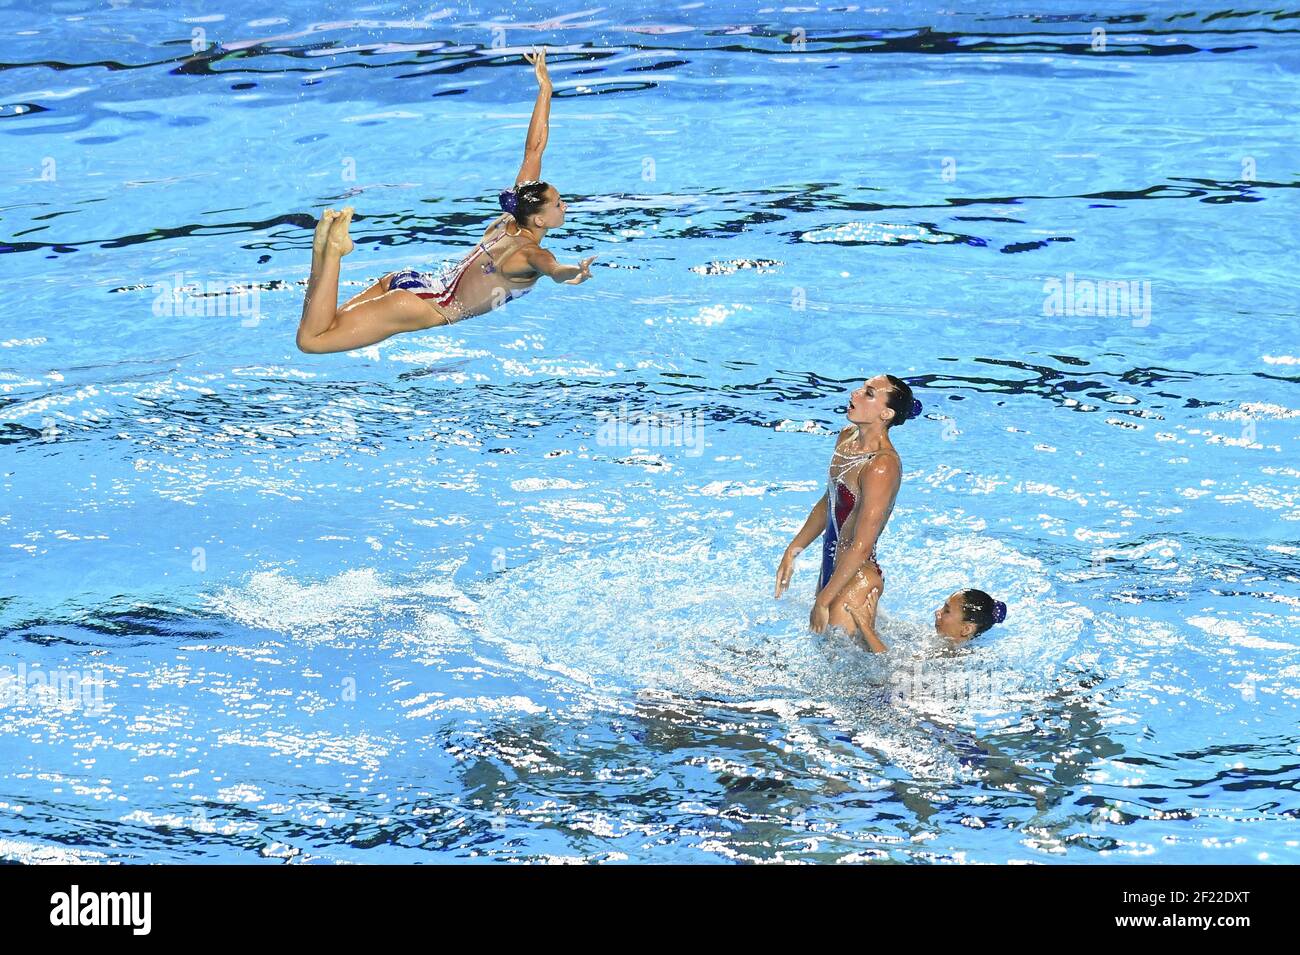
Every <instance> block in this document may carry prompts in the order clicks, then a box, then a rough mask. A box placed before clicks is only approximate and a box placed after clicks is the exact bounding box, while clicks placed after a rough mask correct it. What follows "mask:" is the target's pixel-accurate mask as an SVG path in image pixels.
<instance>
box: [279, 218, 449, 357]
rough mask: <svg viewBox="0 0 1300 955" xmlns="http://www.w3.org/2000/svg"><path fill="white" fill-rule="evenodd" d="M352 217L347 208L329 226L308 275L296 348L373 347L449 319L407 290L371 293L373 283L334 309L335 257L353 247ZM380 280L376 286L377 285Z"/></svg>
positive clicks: (334, 349) (372, 291)
mask: <svg viewBox="0 0 1300 955" xmlns="http://www.w3.org/2000/svg"><path fill="white" fill-rule="evenodd" d="M351 218H352V210H351V209H350V208H348V209H344V210H343V212H342V214H340V215H339V216H338V217H337V218H336V220H335V221H334V222H333V223H332V224H331V225H330V229H329V233H328V238H327V240H326V243H325V248H324V251H323V254H322V258H321V263H320V269H319V271H318V272H317V274H316V275H315V276H314V277H313V281H314V283H315V285H314V286H313V285H309V288H308V296H309V298H308V301H307V302H306V303H305V304H304V306H303V320H302V324H301V325H300V326H299V328H298V347H299V348H300V349H301V350H302V351H305V352H310V353H312V354H319V353H324V352H340V351H351V350H352V349H354V348H365V347H366V346H367V345H374V344H376V343H377V342H381V341H383V340H384V339H386V338H389V337H391V336H393V335H396V334H397V333H399V332H414V331H419V330H420V329H424V328H433V327H435V326H437V325H447V324H449V320H448V317H447V316H446V315H445V314H443V313H442V312H441V311H440V310H439V309H438V308H436V307H435V306H434V305H432V304H431V303H430V302H427V301H425V300H424V299H422V298H420V296H418V295H416V294H415V293H414V292H410V291H407V290H406V289H392V290H391V291H387V292H381V293H380V294H372V293H374V292H375V291H376V287H375V286H371V288H369V289H367V290H366V291H365V292H364V293H362V295H360V296H357V298H356V299H355V300H353V301H350V302H349V303H348V304H347V305H345V306H344V307H343V308H338V307H337V303H338V278H339V260H340V259H341V258H342V257H343V256H344V255H347V254H348V253H349V252H351V251H352V242H351V239H348V237H347V230H348V223H349V221H350V220H351ZM383 281H384V280H383V279H381V280H380V282H379V283H376V285H382V284H383ZM313 292H314V293H315V294H314V298H313ZM331 293H332V294H331ZM327 309H328V312H327ZM322 326H323V327H322Z"/></svg>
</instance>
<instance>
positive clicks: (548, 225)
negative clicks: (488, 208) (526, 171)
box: [500, 179, 568, 229]
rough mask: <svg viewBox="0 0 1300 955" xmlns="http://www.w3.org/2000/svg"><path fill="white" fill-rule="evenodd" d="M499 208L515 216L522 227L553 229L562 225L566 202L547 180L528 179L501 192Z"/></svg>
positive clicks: (566, 206)
mask: <svg viewBox="0 0 1300 955" xmlns="http://www.w3.org/2000/svg"><path fill="white" fill-rule="evenodd" d="M500 202H501V208H502V209H504V210H505V211H506V212H509V213H510V214H511V215H513V216H514V217H515V222H516V223H517V224H518V225H519V227H520V228H523V229H537V228H542V229H554V228H555V227H556V226H561V225H564V211H565V210H566V209H567V208H568V204H567V203H565V201H564V200H563V199H561V198H560V193H559V190H557V189H556V188H555V187H554V186H552V185H551V184H550V183H547V182H540V181H538V180H536V179H530V180H528V181H527V182H521V183H519V185H517V186H515V187H514V188H513V189H507V190H506V191H505V192H503V193H501V197H500Z"/></svg>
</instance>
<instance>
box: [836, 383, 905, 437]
mask: <svg viewBox="0 0 1300 955" xmlns="http://www.w3.org/2000/svg"><path fill="white" fill-rule="evenodd" d="M845 412H846V414H847V415H848V419H849V420H850V421H852V422H853V423H854V424H867V423H868V422H871V421H883V422H884V423H885V427H887V428H894V427H897V426H898V425H900V424H902V423H903V422H905V421H908V420H910V419H912V418H915V417H916V416H917V415H919V414H920V413H921V402H919V401H917V400H916V399H915V398H913V397H912V388H911V386H910V385H909V384H908V383H907V382H905V381H903V379H901V378H895V377H894V376H893V375H876V376H875V377H874V378H870V379H868V380H867V381H865V382H863V383H862V387H861V388H858V389H856V390H854V391H853V392H852V393H851V394H850V395H849V405H848V407H847V408H846V409H845Z"/></svg>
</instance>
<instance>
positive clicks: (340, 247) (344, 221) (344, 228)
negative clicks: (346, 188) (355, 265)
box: [325, 206, 353, 255]
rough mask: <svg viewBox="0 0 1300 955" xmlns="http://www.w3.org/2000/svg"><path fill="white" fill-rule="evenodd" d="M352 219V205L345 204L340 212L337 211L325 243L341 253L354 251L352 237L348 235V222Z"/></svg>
mask: <svg viewBox="0 0 1300 955" xmlns="http://www.w3.org/2000/svg"><path fill="white" fill-rule="evenodd" d="M351 221H352V207H351V206H344V207H343V208H342V209H341V210H339V212H337V213H335V216H334V221H333V222H331V223H330V230H329V234H328V235H327V236H326V238H325V244H326V246H327V247H328V248H329V249H331V250H332V251H334V252H337V253H338V254H339V255H347V254H348V253H349V252H351V251H352V246H353V242H352V237H351V236H349V235H348V223H350V222H351Z"/></svg>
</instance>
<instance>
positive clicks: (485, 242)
mask: <svg viewBox="0 0 1300 955" xmlns="http://www.w3.org/2000/svg"><path fill="white" fill-rule="evenodd" d="M524 59H525V60H527V61H528V62H529V63H530V64H531V65H532V67H533V72H534V74H535V75H536V77H537V86H538V89H537V102H536V103H534V105H533V116H532V120H531V121H530V122H529V124H528V138H527V140H526V141H525V145H524V162H523V165H522V166H520V167H519V175H517V176H516V177H515V187H514V188H513V189H507V190H506V191H505V192H503V193H501V197H500V201H501V208H502V209H504V210H505V212H504V213H503V214H502V215H500V216H498V217H497V218H496V219H495V220H493V222H492V224H491V225H489V226H488V227H487V230H486V231H485V232H484V233H483V238H482V239H481V240H479V243H478V245H476V246H475V247H474V249H473V250H472V251H471V252H470V253H469V254H468V255H466V256H465V257H464V258H463V259H461V261H460V263H459V264H458V265H457V266H456V267H455V268H454V269H452V270H451V271H450V272H449V273H448V274H446V275H435V274H433V273H430V272H416V271H415V270H414V269H403V270H401V271H399V272H391V273H389V274H387V275H384V276H383V277H381V278H380V279H379V281H377V282H376V283H375V284H374V285H372V286H370V288H368V289H366V290H365V291H364V292H361V293H360V294H358V295H355V296H353V297H352V298H351V299H349V300H348V302H347V303H345V304H344V306H343V307H342V308H338V307H337V306H338V294H339V262H340V259H341V258H342V257H343V256H345V255H347V254H348V253H349V252H351V251H352V248H353V243H352V239H351V238H350V237H349V236H348V223H349V222H351V220H352V207H351V206H346V207H344V208H343V209H342V210H341V211H335V210H333V209H326V210H325V214H324V215H323V216H321V218H320V221H319V222H318V223H316V231H315V233H314V235H313V237H312V250H311V278H310V279H309V280H308V282H307V294H306V297H305V299H304V301H303V306H302V321H301V322H300V323H299V325H298V348H299V349H301V350H302V351H304V352H310V353H313V354H316V353H321V352H340V351H350V350H352V349H354V348H363V347H365V346H366V345H373V344H375V342H381V341H383V340H384V339H385V338H388V337H390V336H392V335H396V334H398V333H399V332H415V331H420V330H422V329H425V328H436V327H438V326H439V325H451V324H453V323H455V322H459V321H463V320H464V319H466V318H472V317H473V316H475V315H482V314H483V313H484V312H489V311H491V310H492V309H494V308H498V307H500V306H501V305H504V304H505V303H506V302H507V301H509V300H510V299H512V298H518V297H519V296H521V295H525V294H527V293H528V292H529V291H531V290H532V287H533V285H534V284H536V282H537V280H538V279H540V278H541V277H542V276H543V275H546V276H549V277H550V278H551V279H553V280H554V281H556V282H563V283H565V284H566V285H581V284H582V283H583V282H585V281H587V279H589V278H591V263H592V262H593V261H594V260H595V258H596V257H595V256H594V255H593V256H589V257H588V258H585V259H583V260H582V261H581V262H580V263H579V264H578V265H561V264H560V263H559V262H557V261H556V259H555V256H554V255H552V254H551V253H550V252H547V251H546V250H545V249H543V248H542V247H541V241H542V237H543V236H545V235H546V232H547V230H548V229H553V228H555V227H557V226H561V225H563V224H564V210H565V209H566V208H567V205H566V204H565V202H564V201H563V200H562V199H561V198H560V194H559V192H558V191H557V190H556V189H555V187H554V186H551V185H549V184H548V183H545V182H541V181H539V180H538V178H537V177H538V176H540V175H541V172H542V153H543V151H544V150H545V149H546V139H547V135H548V133H549V124H550V113H551V77H550V74H549V73H548V72H547V70H546V51H545V49H542V50H539V51H538V52H536V53H534V54H533V55H532V56H529V55H528V54H527V53H525V54H524ZM512 224H513V226H514V231H511V225H512Z"/></svg>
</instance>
